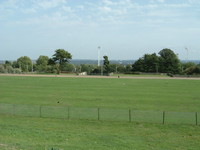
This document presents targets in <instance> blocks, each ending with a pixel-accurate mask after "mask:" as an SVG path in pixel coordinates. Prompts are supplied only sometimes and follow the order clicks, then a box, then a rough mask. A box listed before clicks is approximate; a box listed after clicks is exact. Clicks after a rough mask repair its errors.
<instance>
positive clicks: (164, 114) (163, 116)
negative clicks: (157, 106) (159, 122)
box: [163, 111, 165, 124]
mask: <svg viewBox="0 0 200 150" xmlns="http://www.w3.org/2000/svg"><path fill="white" fill-rule="evenodd" d="M163 124H165V111H163Z"/></svg>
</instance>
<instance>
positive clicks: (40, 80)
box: [0, 76, 200, 112]
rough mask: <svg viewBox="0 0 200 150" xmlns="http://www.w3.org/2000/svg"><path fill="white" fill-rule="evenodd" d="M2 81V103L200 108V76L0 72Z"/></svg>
mask: <svg viewBox="0 0 200 150" xmlns="http://www.w3.org/2000/svg"><path fill="white" fill-rule="evenodd" d="M0 83H1V85H0V91H1V92H0V103H9V104H27V105H45V106H46V105H47V106H76V107H103V108H125V109H134V110H158V111H163V110H165V111H186V112H188V111H189V112H198V111H200V94H199V88H200V80H170V79H165V80H162V79H121V78H120V79H117V78H116V79H109V78H105V79H103V78H98V79H96V78H56V77H48V78H47V77H7V76H0ZM58 101H59V102H60V103H57V102H58Z"/></svg>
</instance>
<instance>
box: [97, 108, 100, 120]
mask: <svg viewBox="0 0 200 150" xmlns="http://www.w3.org/2000/svg"><path fill="white" fill-rule="evenodd" d="M97 113H98V120H100V108H98V109H97Z"/></svg>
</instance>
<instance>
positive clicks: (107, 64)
mask: <svg viewBox="0 0 200 150" xmlns="http://www.w3.org/2000/svg"><path fill="white" fill-rule="evenodd" d="M103 58H104V60H103V66H104V71H105V73H106V74H109V73H110V61H109V60H108V56H103Z"/></svg>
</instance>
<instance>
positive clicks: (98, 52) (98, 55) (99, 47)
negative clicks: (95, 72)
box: [98, 46, 101, 66]
mask: <svg viewBox="0 0 200 150" xmlns="http://www.w3.org/2000/svg"><path fill="white" fill-rule="evenodd" d="M100 49H101V47H100V46H99V47H98V66H100Z"/></svg>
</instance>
